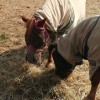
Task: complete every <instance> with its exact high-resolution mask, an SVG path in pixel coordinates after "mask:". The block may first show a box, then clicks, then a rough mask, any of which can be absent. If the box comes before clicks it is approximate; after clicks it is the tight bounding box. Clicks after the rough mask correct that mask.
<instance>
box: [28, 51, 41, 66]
mask: <svg viewBox="0 0 100 100" xmlns="http://www.w3.org/2000/svg"><path fill="white" fill-rule="evenodd" d="M26 61H27V62H28V63H30V64H35V65H39V66H40V65H41V64H42V62H41V56H40V54H31V53H27V54H26Z"/></svg>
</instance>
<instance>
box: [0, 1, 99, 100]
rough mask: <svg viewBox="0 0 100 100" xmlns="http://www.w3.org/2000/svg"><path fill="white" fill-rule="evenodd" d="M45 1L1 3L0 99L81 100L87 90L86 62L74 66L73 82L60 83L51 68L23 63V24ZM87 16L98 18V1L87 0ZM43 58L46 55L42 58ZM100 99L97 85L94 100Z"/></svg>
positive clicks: (88, 86) (88, 85) (71, 80)
mask: <svg viewBox="0 0 100 100" xmlns="http://www.w3.org/2000/svg"><path fill="white" fill-rule="evenodd" d="M43 2H44V0H0V100H51V99H52V100H82V98H83V97H84V96H85V95H86V94H87V93H88V92H89V90H90V81H89V79H88V78H89V76H88V62H87V61H85V63H84V64H83V65H82V66H78V67H76V69H75V71H74V73H73V79H70V80H64V81H60V80H59V78H57V77H56V76H55V75H54V69H53V68H52V69H41V68H36V66H33V65H28V64H26V62H25V55H24V51H25V41H24V33H25V25H24V23H23V22H22V20H21V18H20V15H26V16H27V17H32V14H33V13H34V12H35V11H36V9H37V8H38V7H40V6H41V5H42V3H43ZM86 14H87V17H90V16H93V15H97V14H98V15H100V0H87V7H86ZM44 56H45V55H44ZM96 100H100V86H99V89H98V92H97V99H96Z"/></svg>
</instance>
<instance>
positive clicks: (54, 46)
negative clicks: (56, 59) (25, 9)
mask: <svg viewBox="0 0 100 100" xmlns="http://www.w3.org/2000/svg"><path fill="white" fill-rule="evenodd" d="M56 48H57V45H56V43H55V44H50V45H49V46H48V52H49V56H48V62H47V64H46V66H45V67H48V66H49V64H50V63H51V62H52V53H53V50H54V49H56Z"/></svg>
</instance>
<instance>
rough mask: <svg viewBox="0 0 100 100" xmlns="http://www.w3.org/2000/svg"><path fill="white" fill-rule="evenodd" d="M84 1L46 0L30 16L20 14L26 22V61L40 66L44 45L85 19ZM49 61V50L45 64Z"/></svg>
mask: <svg viewBox="0 0 100 100" xmlns="http://www.w3.org/2000/svg"><path fill="white" fill-rule="evenodd" d="M85 3H86V0H62V1H61V0H54V1H53V0H46V2H45V3H44V4H43V5H42V7H40V8H39V9H38V10H37V11H36V12H35V13H34V15H33V16H32V18H27V17H25V16H22V20H23V21H24V22H25V23H26V33H25V41H26V46H27V49H26V51H27V54H26V61H28V62H29V63H34V64H37V65H39V66H41V64H42V59H41V56H42V52H43V50H44V48H45V46H48V45H49V44H51V43H54V42H55V41H56V40H57V39H58V38H59V37H60V36H61V35H62V34H64V33H65V32H66V33H68V32H69V31H70V30H71V29H72V28H73V27H75V26H76V25H77V24H78V23H80V22H81V21H82V20H84V19H85V5H86V4H85ZM77 5H78V6H77ZM50 62H52V59H51V52H50V53H49V57H48V62H47V64H46V66H48V65H49V63H50Z"/></svg>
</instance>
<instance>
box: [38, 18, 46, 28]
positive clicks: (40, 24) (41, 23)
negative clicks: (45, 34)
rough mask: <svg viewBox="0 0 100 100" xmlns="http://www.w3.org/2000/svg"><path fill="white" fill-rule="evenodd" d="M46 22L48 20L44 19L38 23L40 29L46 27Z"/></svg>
mask: <svg viewBox="0 0 100 100" xmlns="http://www.w3.org/2000/svg"><path fill="white" fill-rule="evenodd" d="M46 20H47V18H44V19H43V20H42V21H39V23H38V25H37V26H38V27H43V26H44V24H45V22H46Z"/></svg>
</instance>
